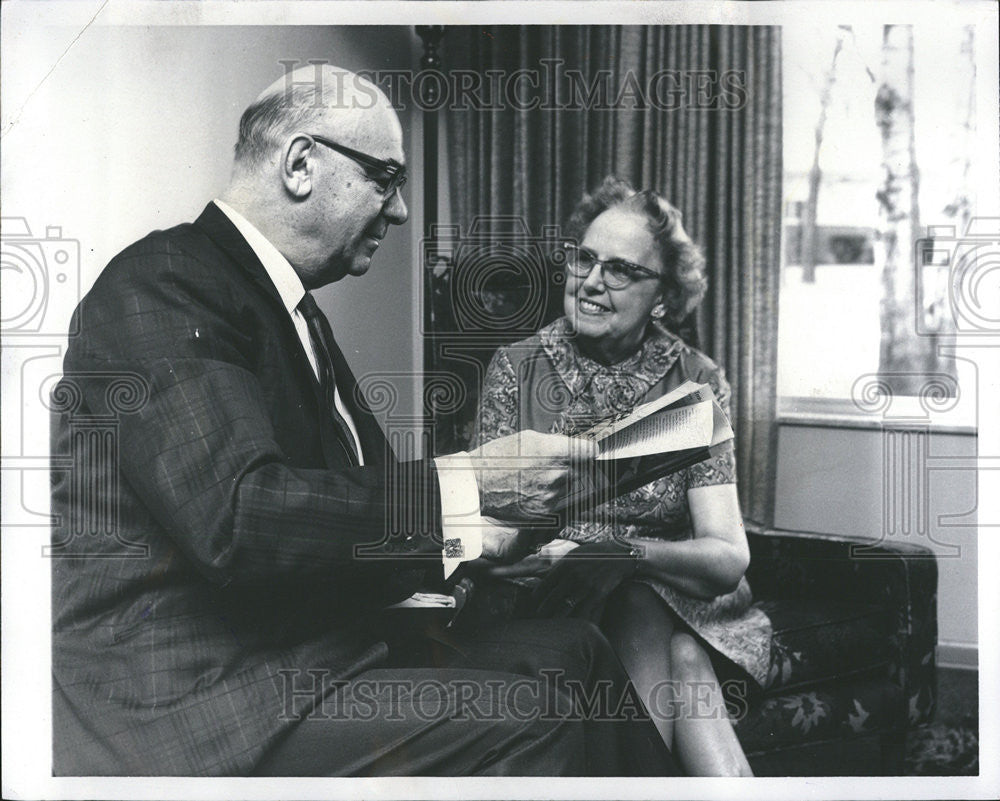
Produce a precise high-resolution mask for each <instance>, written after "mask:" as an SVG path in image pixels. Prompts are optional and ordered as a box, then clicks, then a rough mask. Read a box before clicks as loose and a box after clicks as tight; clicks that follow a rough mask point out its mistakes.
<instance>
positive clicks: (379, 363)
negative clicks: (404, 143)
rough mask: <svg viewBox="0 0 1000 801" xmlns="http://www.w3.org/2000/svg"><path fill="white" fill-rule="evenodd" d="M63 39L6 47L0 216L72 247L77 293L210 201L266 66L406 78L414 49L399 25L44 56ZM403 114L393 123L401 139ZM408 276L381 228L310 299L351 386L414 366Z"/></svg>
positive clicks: (159, 40)
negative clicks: (396, 71) (393, 73)
mask: <svg viewBox="0 0 1000 801" xmlns="http://www.w3.org/2000/svg"><path fill="white" fill-rule="evenodd" d="M77 33H79V29H74V30H73V31H68V30H66V29H59V28H55V29H40V28H36V29H30V30H27V31H24V32H23V33H21V34H19V36H18V37H17V39H15V40H14V41H13V42H12V43H11V47H9V48H7V52H5V53H4V57H5V58H4V61H5V66H7V65H10V64H16V65H17V68H16V69H13V70H11V69H5V70H4V79H5V87H4V91H5V94H4V100H5V104H6V106H7V107H6V108H5V109H4V130H5V133H4V138H3V148H2V151H3V190H4V209H3V214H4V216H5V217H8V216H18V217H24V218H26V219H27V222H28V224H29V225H30V226H31V228H32V232H33V233H34V234H35V235H36V236H37V235H40V234H44V229H45V227H46V226H59V227H61V228H62V236H63V237H68V238H73V239H76V240H79V242H80V248H81V264H80V268H81V277H80V291H85V290H86V288H87V287H89V286H90V284H91V283H93V281H94V279H95V278H96V277H97V275H98V273H99V272H100V270H101V269H102V268H103V267H104V265H105V264H106V263H107V262H108V260H109V259H110V258H111V257H112V256H114V254H115V253H117V252H118V251H120V250H121V249H122V248H123V247H125V246H126V245H128V244H129V243H131V242H133V241H135V240H136V239H138V238H139V237H141V236H143V235H144V234H146V233H147V232H149V231H150V230H153V229H155V228H165V227H169V226H173V225H176V224H177V223H181V222H185V221H190V220H193V219H194V218H195V217H196V216H197V215H198V214H199V213H200V212H201V210H202V208H203V207H204V206H205V204H206V203H207V202H208V201H209V200H211V199H212V198H213V197H215V196H217V195H218V194H219V193H220V192H221V191H222V189H223V188H224V187H225V186H226V183H227V181H228V179H229V174H230V167H231V161H232V147H233V144H234V143H235V141H236V132H237V125H238V122H239V118H240V115H241V113H242V112H243V109H244V108H245V107H246V106H247V105H248V104H249V103H250V102H251V101H252V100H253V99H254V98H255V97H256V95H257V94H258V93H259V92H260V91H261V90H262V89H263V88H264V87H266V86H267V85H268V84H270V83H271V82H272V81H274V80H275V79H277V78H279V77H280V76H281V75H283V74H284V68H283V67H282V66H281V65H280V64H279V61H280V60H288V59H298V60H299V62H300V63H301V64H303V65H304V64H305V63H306V61H307V60H308V59H327V60H329V61H330V62H331V63H333V64H336V65H338V66H343V67H347V68H349V69H391V68H408V67H409V66H410V64H409V60H410V53H411V50H410V47H411V39H412V38H415V35H414V34H413V31H412V28H410V27H405V26H382V27H353V28H344V27H340V28H333V27H317V26H309V27H305V26H303V27H292V26H282V27H251V26H246V27H228V26H226V27H209V26H197V27H196V26H192V27H177V26H160V27H157V26H152V27H139V26H134V27H115V28H111V27H101V26H100V25H94V26H91V27H89V28H87V30H86V31H85V32H84V33H83V34H82V35H81V36H80V38H79V39H78V40H77V41H76V42H75V43H73V44H72V46H70V47H69V50H68V51H67V52H66V54H65V56H63V57H62V58H61V59H60V58H59V55H60V53H61V52H62V51H63V49H65V48H66V47H67V46H68V45H69V43H70V41H71V40H72V36H74V35H76V34H77ZM12 59H14V60H12ZM53 65H55V66H54V67H53ZM49 70H51V72H49ZM11 73H13V75H11ZM36 87H37V88H36ZM411 116H412V115H411V113H410V112H409V111H404V112H402V113H401V120H402V123H403V129H404V136H407V137H408V136H409V133H410V128H411V126H410V120H411ZM410 161H411V165H410V172H411V181H410V183H409V185H408V186H407V187H406V189H405V190H404V197H406V196H407V195H406V193H408V192H414V191H418V190H419V187H420V186H421V184H422V181H421V177H420V160H419V159H413V158H411V159H410ZM415 274H417V273H416V271H415V270H414V258H413V245H412V242H411V237H410V236H409V235H408V232H407V231H406V230H405V226H404V229H403V230H393V231H391V232H390V234H389V236H388V237H387V238H386V240H385V241H384V242H383V244H382V247H381V248H380V249H379V251H378V253H377V254H376V256H375V258H374V259H373V261H372V267H371V270H370V271H369V273H368V274H367V275H366V276H364V277H363V278H350V279H345V280H344V281H341V282H338V283H337V284H334V285H332V286H330V287H327V288H325V289H323V290H321V291H320V292H319V293H317V298H318V300H319V303H320V305H321V307H323V309H324V311H326V312H327V314H328V315H329V317H330V319H331V322H332V323H333V327H334V331H335V334H336V336H337V338H338V342H339V343H340V344H341V347H342V348H343V350H344V352H345V354H346V356H347V358H348V360H349V361H350V363H351V365H352V367H353V368H354V369H355V371H356V372H357V373H359V375H360V374H364V373H366V372H369V371H376V372H378V371H388V372H396V373H412V372H413V371H414V370H415V369H417V370H419V368H420V366H421V360H422V353H421V351H420V348H419V347H418V343H416V342H415V339H414V336H413V333H412V320H411V318H412V314H413V312H412V306H413V305H414V302H415V298H416V297H419V296H418V295H416V294H415V291H414V285H413V281H414V275H415ZM56 289H57V290H59V289H62V287H56ZM76 294H78V293H67V292H64V293H63V295H64V297H63V298H62V299H61V302H60V308H59V310H58V311H59V317H60V319H61V320H62V321H63V322H58V321H56V320H53V323H52V327H53V330H60V329H61V330H65V320H68V316H69V313H70V312H71V310H72V307H73V305H75V301H76V300H77V297H76V296H75V295H76ZM69 295H73V296H72V297H70V296H69ZM56 300H60V299H59V298H56ZM5 316H6V315H5ZM401 391H402V393H403V396H402V402H403V404H404V406H405V407H406V408H405V409H404V411H407V410H410V409H412V408H413V404H414V394H415V390H414V382H413V381H412V379H411V380H409V381H404V382H403V386H402V387H401Z"/></svg>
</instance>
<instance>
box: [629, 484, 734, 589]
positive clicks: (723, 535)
mask: <svg viewBox="0 0 1000 801" xmlns="http://www.w3.org/2000/svg"><path fill="white" fill-rule="evenodd" d="M687 500H688V506H689V509H690V512H691V523H692V526H693V528H694V539H690V540H681V541H676V542H671V541H661V540H648V539H634V538H630V539H627V542H629V543H630V544H632V545H633V546H635V547H636V548H638V549H640V550H641V552H642V557H641V563H640V565H639V574H640V575H646V576H651V577H653V578H657V579H659V580H661V581H663V582H665V583H667V584H670V585H671V586H673V587H676V588H677V589H679V590H682V591H683V592H686V593H688V594H689V595H693V596H695V597H698V598H714V597H715V596H717V595H724V594H725V593H728V592H732V591H733V590H734V589H736V585H737V584H739V582H740V579H741V578H742V577H743V574H744V573H745V572H746V569H747V565H749V564H750V548H749V546H748V545H747V537H746V532H745V530H744V529H743V517H742V516H741V514H740V505H739V500H738V498H737V495H736V485H735V484H715V485H710V486H704V487H692V488H691V489H689V490H688V491H687Z"/></svg>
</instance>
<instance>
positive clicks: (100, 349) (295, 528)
mask: <svg viewBox="0 0 1000 801" xmlns="http://www.w3.org/2000/svg"><path fill="white" fill-rule="evenodd" d="M75 318H76V319H75V321H76V322H77V323H78V325H79V331H80V333H79V335H77V336H74V337H72V338H71V341H70V344H69V347H68V349H67V354H66V357H65V363H64V376H63V378H62V380H61V382H60V383H59V385H58V386H57V388H56V390H55V391H54V393H53V397H52V402H53V406H54V409H55V413H54V415H53V424H54V426H53V511H54V518H53V520H54V522H53V535H52V547H51V556H52V581H53V587H52V599H53V607H52V618H53V656H52V662H53V714H54V733H53V734H54V772H55V773H56V774H57V775H108V774H117V775H138V774H155V775H213V774H214V775H245V774H247V773H249V772H250V771H251V770H252V768H253V766H254V764H255V763H256V762H257V760H258V759H259V758H260V756H261V754H262V753H264V751H265V750H266V749H267V748H268V747H269V746H270V745H271V744H272V743H273V742H274V741H275V739H276V738H278V737H280V735H281V734H282V732H283V731H284V730H285V729H286V727H288V726H291V725H293V724H294V723H295V721H296V720H297V719H298V718H300V717H301V716H302V715H305V714H308V713H309V712H310V711H312V710H313V709H314V707H316V705H317V704H318V703H320V700H321V699H322V698H323V697H324V696H325V695H326V694H328V693H329V692H331V691H332V690H333V683H334V682H335V681H336V680H337V679H340V678H346V677H350V676H353V675H356V674H358V673H360V672H362V671H364V670H367V669H369V668H371V667H375V666H377V665H379V664H380V663H382V662H383V661H384V660H385V658H386V654H387V646H386V645H385V643H384V642H381V641H379V640H378V639H376V637H375V635H373V634H371V633H370V631H371V629H370V627H369V626H366V616H367V615H368V614H369V613H371V612H372V610H376V609H379V608H381V607H383V606H384V605H386V604H389V603H392V602H395V601H398V600H401V599H402V598H405V597H406V596H407V595H409V594H410V593H411V592H412V591H413V590H414V589H416V588H417V586H418V585H419V583H420V581H421V579H422V577H423V575H424V573H425V571H426V570H427V569H428V567H431V566H436V569H437V571H440V564H441V563H440V547H441V546H440V538H439V535H440V510H439V508H438V488H437V478H436V475H435V472H434V468H433V464H432V463H431V462H412V463H406V464H401V463H398V462H396V460H395V459H393V458H392V456H391V452H390V451H389V449H388V446H387V443H386V441H385V438H384V437H383V435H382V432H381V430H380V428H379V426H378V423H377V421H376V420H375V419H374V417H373V416H372V414H371V412H370V410H369V409H368V407H367V406H366V405H365V404H364V402H363V400H362V399H361V398H360V397H359V396H358V394H357V393H356V392H355V389H356V382H355V381H354V378H353V376H351V375H350V370H349V369H348V367H347V364H346V362H344V360H343V356H342V354H341V353H340V352H339V351H337V352H335V353H334V354H333V358H334V361H335V365H336V368H337V370H336V372H337V376H338V383H339V386H340V390H341V394H342V396H343V398H344V399H345V402H347V403H348V405H349V406H350V409H351V414H352V416H353V418H354V420H355V423H356V426H357V429H358V434H359V438H360V440H361V444H362V449H363V452H364V455H365V460H366V466H364V467H356V466H351V465H350V463H349V461H348V459H347V457H346V455H345V452H344V450H343V449H342V447H341V445H340V442H339V440H338V439H337V436H338V435H337V432H336V429H335V427H334V426H335V424H334V423H333V421H332V420H331V419H330V418H329V415H327V414H325V413H323V412H322V411H321V410H322V409H323V404H322V395H321V391H320V387H319V384H318V382H317V381H316V378H315V376H314V374H313V372H312V369H311V367H310V365H309V362H308V360H307V357H306V355H305V353H304V352H303V350H302V346H301V343H300V340H299V338H298V336H297V334H296V332H295V328H294V325H293V324H292V321H291V319H290V317H289V315H288V313H287V311H286V310H285V308H284V306H283V305H282V303H281V300H280V298H279V296H278V293H277V290H276V289H275V288H274V286H273V284H272V283H271V281H270V279H269V277H268V276H267V273H266V271H265V270H264V268H263V266H262V265H261V263H260V261H259V260H258V259H257V257H256V256H255V254H254V253H253V251H252V249H251V248H250V246H249V245H248V244H247V243H246V241H245V240H244V239H243V237H242V236H241V235H240V234H239V232H238V231H237V229H236V228H235V227H234V226H233V225H232V223H231V222H230V221H229V219H228V218H227V217H226V216H225V215H224V214H223V213H222V212H221V211H220V210H219V208H218V207H217V206H215V205H214V204H209V206H208V207H207V208H206V209H205V211H204V212H203V213H202V215H201V216H200V217H199V218H198V220H197V221H196V222H194V223H193V224H185V225H181V226H178V227H176V228H173V229H170V230H167V231H157V232H154V233H152V234H150V235H148V236H147V237H145V238H144V239H142V240H140V241H139V242H137V243H135V244H133V245H131V246H130V247H128V248H127V249H126V250H124V251H123V252H122V253H120V254H119V255H118V256H116V257H115V258H114V259H113V260H112V262H111V263H110V264H109V265H108V267H107V268H106V269H105V270H104V272H103V273H102V274H101V275H100V276H99V278H98V280H97V281H96V283H95V285H94V287H93V289H92V290H91V291H90V292H89V293H88V294H87V296H86V297H85V298H84V300H83V301H82V302H81V304H80V306H79V307H78V308H77V310H76V313H75ZM74 330H75V329H74ZM387 532H388V533H389V534H391V536H387ZM358 549H362V550H363V551H364V553H363V554H361V553H360V552H359V550H358ZM359 554H360V555H359ZM308 671H313V672H312V673H309V672H308Z"/></svg>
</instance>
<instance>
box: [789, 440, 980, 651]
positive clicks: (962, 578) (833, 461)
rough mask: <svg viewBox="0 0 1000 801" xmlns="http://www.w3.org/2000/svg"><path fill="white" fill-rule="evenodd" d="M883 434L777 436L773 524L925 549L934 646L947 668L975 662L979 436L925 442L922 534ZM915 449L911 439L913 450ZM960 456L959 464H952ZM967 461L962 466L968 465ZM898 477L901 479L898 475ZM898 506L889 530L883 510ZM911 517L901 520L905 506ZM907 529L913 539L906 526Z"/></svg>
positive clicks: (913, 458) (910, 460)
mask: <svg viewBox="0 0 1000 801" xmlns="http://www.w3.org/2000/svg"><path fill="white" fill-rule="evenodd" d="M884 444H885V438H884V434H883V432H881V431H877V430H860V429H849V428H826V427H819V426H799V425H795V426H782V427H781V428H780V432H779V438H778V476H777V497H776V508H775V524H776V525H777V526H778V527H779V528H787V529H797V530H804V531H820V532H826V533H831V534H848V535H855V536H857V535H862V536H867V537H875V538H883V537H884V538H885V539H886V540H888V541H892V540H901V541H904V542H910V543H913V544H918V545H925V546H927V547H929V548H931V549H932V550H933V551H934V552H935V553H936V554H937V561H938V644H939V658H940V660H941V661H942V662H943V663H948V664H961V665H967V666H975V660H976V654H977V645H978V642H979V634H978V614H977V613H978V600H977V597H978V596H977V589H978V581H977V567H978V553H977V550H978V549H977V533H976V528H975V527H976V511H975V510H976V507H977V489H976V472H975V470H970V469H969V468H968V464H967V461H966V460H967V459H968V458H972V459H974V458H975V455H976V438H975V436H972V435H968V434H949V433H933V434H930V436H929V439H928V440H927V450H926V453H925V456H926V458H925V459H923V471H924V472H923V475H924V476H926V478H927V483H926V484H925V485H924V486H923V489H922V491H921V492H920V493H919V496H918V497H919V499H920V500H922V501H923V502H925V503H926V521H927V523H928V526H927V528H926V531H925V532H924V533H921V532H920V531H919V528H920V527H919V526H918V525H917V515H919V514H920V511H919V509H920V507H919V503H917V502H916V501H917V497H914V498H913V499H911V502H910V503H907V502H906V499H905V498H904V497H903V495H902V493H900V492H899V491H898V488H899V486H900V485H899V484H895V486H896V488H897V489H896V490H895V491H894V490H893V489H892V486H893V482H892V481H891V480H888V479H887V476H889V475H891V473H890V472H889V471H888V470H887V467H892V466H897V467H902V466H904V465H902V464H899V463H897V462H895V460H893V459H892V458H891V457H887V456H886V455H885V452H884ZM912 444H914V443H912V441H911V445H912ZM956 457H957V458H956ZM920 462H921V457H920V456H919V454H918V453H917V451H916V450H915V449H914V450H911V451H910V452H909V454H908V457H907V458H905V459H904V464H905V467H906V468H907V469H908V470H909V471H910V472H909V475H910V476H913V477H915V476H917V475H918V472H919V471H920V470H921V464H920ZM962 463H964V464H965V466H964V467H963V466H962ZM896 475H897V476H899V475H900V473H896ZM893 500H895V501H896V503H898V504H899V506H897V507H896V510H897V511H896V513H895V514H891V513H890V517H891V519H893V520H895V521H896V525H895V528H896V529H897V530H896V532H895V533H893V532H887V531H886V526H885V525H884V524H883V514H884V512H886V511H888V510H887V508H886V504H887V503H890V502H891V501H893ZM904 507H906V508H908V509H909V511H910V512H912V513H915V514H914V517H912V518H909V524H908V525H907V524H905V523H904V518H903V516H902V510H903V508H904ZM905 528H909V531H910V533H908V534H907V533H905V531H904V529H905Z"/></svg>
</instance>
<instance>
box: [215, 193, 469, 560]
mask: <svg viewBox="0 0 1000 801" xmlns="http://www.w3.org/2000/svg"><path fill="white" fill-rule="evenodd" d="M213 202H214V203H215V205H216V206H218V207H219V209H220V210H221V211H222V213H223V214H225V215H226V216H227V217H228V218H229V220H230V221H231V222H232V224H233V225H235V226H236V228H237V230H238V231H239V232H240V233H241V234H242V235H243V238H244V239H245V240H246V241H247V244H248V245H250V249H251V250H253V252H254V254H255V255H256V256H257V258H258V259H260V263H261V264H262V265H264V269H265V270H266V271H267V275H268V277H269V278H270V279H271V283H273V284H274V288H275V289H277V290H278V295H279V297H280V298H281V302H282V303H283V304H284V306H285V310H286V311H287V312H288V314H289V316H290V317H291V318H292V324H293V325H294V326H295V332H296V333H297V334H298V335H299V342H301V343H302V349H303V350H304V351H305V354H306V357H307V358H308V359H309V364H310V365H311V366H312V369H313V374H314V375H315V376H316V378H317V379H318V378H319V362H318V361H317V358H316V351H315V349H314V347H313V342H312V337H310V336H309V326H308V324H307V323H306V318H305V317H304V316H303V314H302V312H301V311H299V308H298V307H299V303H300V302H301V301H302V298H303V297H305V294H306V289H305V287H304V286H303V285H302V280H301V279H300V278H299V276H298V273H296V272H295V269H294V268H293V267H292V265H291V264H289V262H288V259H286V258H285V257H284V256H283V255H281V252H280V251H279V250H278V249H277V248H276V247H275V246H274V245H273V244H271V242H270V241H269V240H268V239H267V237H265V236H264V235H263V234H262V233H261V232H260V231H258V230H257V228H256V227H255V226H254V225H253V224H252V223H251V222H250V221H249V220H247V219H246V217H244V216H243V215H242V214H240V213H239V212H238V211H236V209H234V208H233V207H232V206H230V205H229V204H227V203H225V202H224V201H222V200H219V199H216V200H214V201H213ZM334 403H335V404H336V406H337V411H338V412H339V413H340V415H341V417H343V418H344V420H345V421H346V422H347V427H348V428H349V429H350V431H351V437H353V439H354V447H355V450H356V451H357V453H358V464H359V465H363V464H364V463H365V457H364V452H363V451H362V450H361V440H360V439H359V438H358V431H357V429H356V428H355V426H354V419H353V418H352V417H351V413H350V411H348V409H347V407H346V406H345V405H344V402H343V400H342V399H341V397H340V389H339V388H338V387H337V386H336V384H335V385H334ZM434 463H435V465H436V467H437V472H438V485H439V486H440V489H441V528H442V531H443V533H444V539H445V544H446V550H447V549H448V548H451V549H452V550H455V551H457V552H459V553H460V554H461V556H458V557H447V556H445V555H444V553H442V560H443V562H444V575H445V578H448V576H450V575H451V573H452V572H454V570H455V568H456V567H458V565H459V564H460V563H461V562H464V561H466V560H469V559H476V558H477V557H479V556H480V554H481V553H482V550H483V540H482V527H483V526H484V525H485V523H484V521H483V519H482V517H481V516H480V511H479V485H478V484H477V483H476V475H475V472H474V471H473V468H472V461H471V460H470V459H469V455H468V454H467V453H452V454H448V455H447V456H439V457H437V458H436V459H435V460H434Z"/></svg>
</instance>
